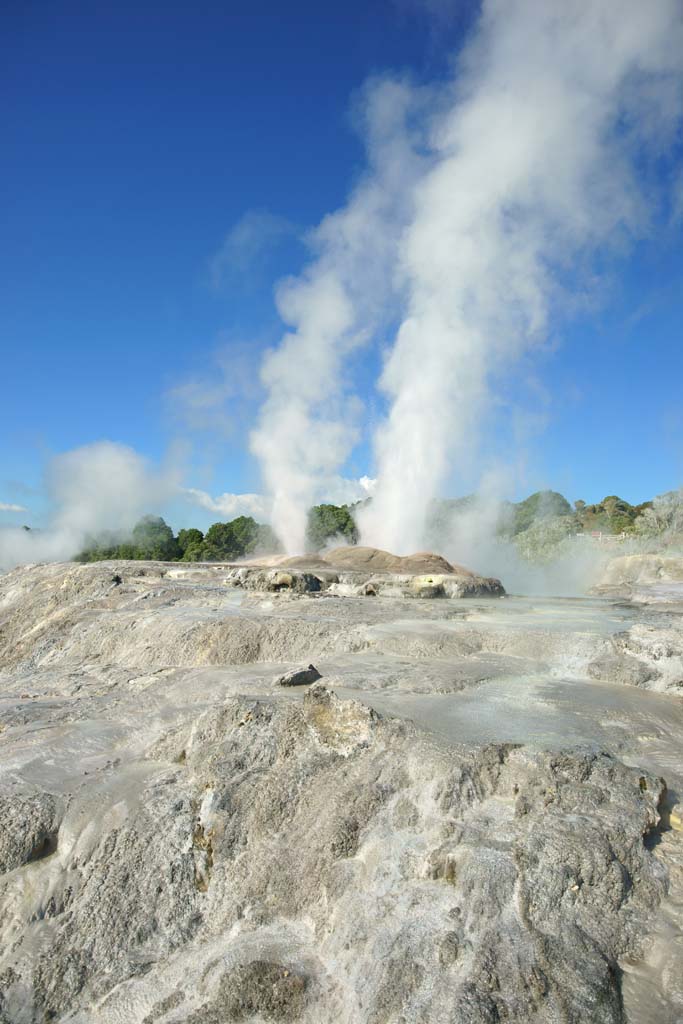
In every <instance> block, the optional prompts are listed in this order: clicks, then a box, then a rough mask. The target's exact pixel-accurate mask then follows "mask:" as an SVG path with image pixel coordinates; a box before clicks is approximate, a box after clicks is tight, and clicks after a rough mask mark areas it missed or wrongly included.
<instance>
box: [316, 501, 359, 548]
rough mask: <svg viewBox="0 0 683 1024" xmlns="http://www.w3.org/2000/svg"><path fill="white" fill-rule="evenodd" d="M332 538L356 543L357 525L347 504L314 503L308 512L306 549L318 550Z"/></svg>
mask: <svg viewBox="0 0 683 1024" xmlns="http://www.w3.org/2000/svg"><path fill="white" fill-rule="evenodd" d="M334 538H339V539H340V541H341V542H344V541H348V543H349V544H357V543H358V527H357V526H356V523H355V520H354V518H353V516H352V515H351V512H350V510H349V507H348V505H314V506H313V508H312V509H310V510H309V513H308V523H307V528H306V548H307V550H308V551H320V550H321V549H322V548H324V547H325V545H326V544H327V543H328V542H329V541H331V540H334Z"/></svg>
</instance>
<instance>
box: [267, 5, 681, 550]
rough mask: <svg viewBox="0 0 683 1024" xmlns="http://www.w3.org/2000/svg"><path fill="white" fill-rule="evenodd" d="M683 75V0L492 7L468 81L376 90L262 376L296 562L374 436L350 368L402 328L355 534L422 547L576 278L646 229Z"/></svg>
mask: <svg viewBox="0 0 683 1024" xmlns="http://www.w3.org/2000/svg"><path fill="white" fill-rule="evenodd" d="M682 73H683V18H682V16H681V5H680V3H679V0H654V2H652V3H647V4H644V3H642V0H592V2H591V3H586V2H585V0H562V2H555V0H550V2H541V0H484V3H483V5H482V10H481V15H480V18H479V22H478V24H477V26H476V28H475V30H474V33H473V35H472V37H471V39H470V41H469V43H468V45H467V47H466V48H465V50H464V51H463V52H462V53H461V54H460V55H459V57H458V60H457V71H456V74H455V76H454V77H453V79H452V80H451V81H449V82H447V83H446V84H443V85H437V86H435V87H433V88H431V89H425V88H417V87H415V86H413V85H411V84H409V83H406V82H404V81H401V82H398V81H387V80H383V81H374V82H371V83H370V84H369V85H368V87H367V88H366V90H365V93H364V98H363V103H362V106H363V112H364V131H365V136H366V139H367V148H368V160H369V167H368V172H367V174H366V176H365V178H364V179H363V180H362V181H361V183H360V184H359V186H358V187H357V188H356V190H355V192H354V193H353V194H352V196H351V198H350V200H349V203H348V204H347V206H346V207H344V208H343V209H342V210H340V211H338V212H337V213H335V214H333V215H331V216H329V217H327V218H326V219H325V220H324V221H323V222H322V224H321V225H320V227H319V228H318V229H317V231H316V233H315V234H314V236H313V245H314V248H315V251H316V258H315V259H314V261H313V262H312V263H311V264H310V265H309V266H308V268H307V269H306V270H305V272H304V273H303V275H302V276H301V277H299V278H296V279H291V280H288V281H286V282H284V283H283V284H282V285H281V286H280V288H279V291H278V294H277V302H278V308H279V311H280V313H281V315H282V318H283V319H284V320H285V322H286V323H288V324H289V325H291V327H292V330H291V332H289V333H288V334H286V335H285V337H284V338H283V339H282V342H281V344H280V346H279V348H278V349H276V350H275V351H273V352H271V353H270V354H269V355H268V356H267V358H266V360H265V363H264V367H263V373H262V376H263V381H264V383H265V385H266V387H267V389H268V397H267V400H266V402H265V404H264V406H263V408H262V411H261V417H260V422H259V424H258V427H257V429H256V431H255V432H254V434H253V436H252V448H253V450H254V452H255V453H256V454H257V455H258V456H259V458H260V460H261V463H262V468H263V474H264V479H265V482H266V485H267V488H268V489H269V491H270V493H271V494H272V497H273V516H274V522H275V525H276V528H277V529H278V532H279V533H280V534H281V536H282V539H283V541H284V543H285V545H286V547H287V549H288V550H290V551H300V550H302V547H303V538H304V529H305V511H306V508H307V507H308V505H309V504H310V503H311V501H312V500H313V499H314V496H315V495H316V493H317V492H318V490H319V488H320V486H321V483H322V482H324V480H325V479H327V478H330V477H332V476H334V475H335V474H337V473H338V472H339V469H340V467H341V466H343V464H344V462H345V461H346V459H347V458H348V456H349V454H350V452H351V451H352V449H353V446H354V444H355V443H356V441H357V439H358V436H359V435H358V427H357V420H358V416H359V404H358V400H356V399H354V396H353V394H352V389H351V387H350V383H349V381H348V380H347V379H346V377H345V367H346V364H347V362H348V359H349V356H350V354H351V353H352V352H353V351H354V349H356V348H357V347H358V346H359V345H362V344H368V343H369V342H371V341H375V342H381V341H382V338H383V335H384V333H385V332H386V331H387V330H388V328H389V326H390V325H392V324H394V325H395V324H396V323H397V322H398V324H399V326H398V329H397V330H396V332H395V340H394V343H393V346H392V347H391V349H390V351H389V354H388V357H387V359H386V362H385V366H384V370H383V373H382V375H381V379H380V381H379V386H380V389H381V391H382V392H383V393H384V395H385V396H386V398H387V400H388V411H387V414H386V416H385V418H384V419H383V420H382V421H381V422H380V423H379V425H378V427H377V429H376V432H375V437H374V451H375V461H376V471H377V472H376V475H377V484H376V488H375V491H374V496H373V500H372V502H371V503H370V504H369V505H368V506H367V507H366V508H364V509H362V510H361V513H360V525H361V531H362V539H363V541H364V542H365V543H371V544H374V545H377V546H381V547H385V548H389V549H390V550H392V551H396V552H398V553H405V552H407V551H410V550H415V549H417V548H419V547H420V546H421V545H422V543H423V539H424V535H425V519H426V514H427V510H428V507H429V505H430V502H431V500H432V498H433V497H435V496H436V495H437V494H438V493H439V491H440V489H441V488H442V486H443V485H444V482H445V480H446V478H447V476H448V475H449V474H450V473H451V472H452V470H453V468H454V467H456V468H457V465H458V463H459V460H460V459H461V458H462V456H463V454H464V452H465V451H466V449H467V447H468V446H470V445H471V443H472V439H473V438H476V436H477V433H478V432H477V430H476V424H477V420H478V418H479V417H480V416H481V415H482V412H483V410H484V408H485V403H486V401H487V397H488V396H489V388H490V381H489V378H490V376H491V374H492V372H493V371H494V370H495V371H496V372H500V370H501V368H505V366H506V365H509V364H510V363H511V362H512V361H513V360H514V359H515V358H516V357H518V356H519V355H520V354H521V353H522V352H523V351H525V350H526V349H528V348H530V347H532V346H534V345H538V344H540V343H542V341H543V340H544V338H545V337H546V335H547V332H548V328H549V323H550V319H551V317H552V316H553V315H554V314H555V313H556V312H557V310H558V309H559V308H560V307H561V304H562V301H561V300H562V295H563V293H565V292H568V291H570V290H572V289H576V288H577V285H578V286H579V287H581V286H580V277H579V276H578V270H577V268H581V267H583V268H585V267H586V266H587V265H588V264H589V263H590V259H591V256H595V255H597V254H598V253H602V252H603V251H604V250H605V248H608V247H610V246H613V245H620V244H622V243H623V241H624V239H625V238H628V237H629V236H633V235H634V234H636V233H638V232H639V231H641V230H643V229H644V228H645V227H646V225H647V215H648V211H647V204H646V203H645V197H644V192H645V190H644V189H643V188H642V187H641V184H640V183H639V178H640V175H641V172H642V167H643V164H644V162H646V161H645V156H646V155H649V156H650V157H652V159H653V160H656V159H657V158H659V157H661V156H662V154H663V153H664V152H665V145H666V143H667V141H668V140H670V139H671V137H672V133H673V129H674V128H675V126H676V124H677V119H678V118H679V116H680V93H681V77H682Z"/></svg>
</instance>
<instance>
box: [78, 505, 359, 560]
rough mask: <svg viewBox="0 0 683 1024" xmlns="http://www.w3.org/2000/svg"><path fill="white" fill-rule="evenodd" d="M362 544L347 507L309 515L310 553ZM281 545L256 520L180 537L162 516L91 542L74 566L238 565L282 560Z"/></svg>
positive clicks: (239, 520)
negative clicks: (125, 533) (274, 557)
mask: <svg viewBox="0 0 683 1024" xmlns="http://www.w3.org/2000/svg"><path fill="white" fill-rule="evenodd" d="M357 541H358V529H357V527H356V523H355V521H354V519H353V516H352V514H351V511H350V509H349V507H348V505H315V506H314V507H313V508H311V509H310V510H309V513H308V523H307V530H306V550H307V551H311V552H313V551H320V550H321V549H322V548H324V547H325V546H326V545H327V544H329V543H334V542H337V543H350V544H355V543H357ZM281 551H282V547H281V544H280V542H279V540H278V538H277V536H276V535H275V533H274V531H273V529H272V528H271V527H270V526H268V525H267V524H265V523H257V522H256V520H255V519H253V518H252V517H251V516H238V517H237V518H236V519H232V520H231V521H230V522H227V523H214V524H213V525H212V526H210V527H209V528H208V530H207V531H206V533H202V531H201V530H198V529H197V528H196V527H190V528H189V529H183V530H179V531H178V533H177V534H174V533H173V530H172V529H171V527H170V526H169V525H168V523H166V522H165V520H164V519H162V518H161V516H152V515H148V516H143V517H142V519H140V521H139V522H138V523H136V524H135V526H134V527H133V530H132V533H131V535H130V537H129V538H126V539H125V540H120V539H119V538H117V537H114V536H111V535H109V536H106V535H105V536H100V537H98V538H91V539H90V540H89V541H88V542H87V543H86V546H85V547H84V549H83V550H82V551H80V552H79V553H78V554H77V555H76V558H75V560H76V561H77V562H100V561H103V560H108V559H119V558H124V559H135V560H143V561H147V560H150V561H159V562H233V561H236V560H237V559H239V558H244V557H245V556H247V555H253V556H257V555H260V554H277V553H279V552H281Z"/></svg>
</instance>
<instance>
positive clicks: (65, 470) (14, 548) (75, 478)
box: [0, 441, 178, 571]
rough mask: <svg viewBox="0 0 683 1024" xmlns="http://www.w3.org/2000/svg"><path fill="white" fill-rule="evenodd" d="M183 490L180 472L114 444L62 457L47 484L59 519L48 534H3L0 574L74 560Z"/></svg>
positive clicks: (104, 443) (15, 530) (0, 537)
mask: <svg viewBox="0 0 683 1024" xmlns="http://www.w3.org/2000/svg"><path fill="white" fill-rule="evenodd" d="M177 487H178V480H177V476H176V473H175V471H173V470H171V469H161V470H156V469H154V468H152V467H151V466H150V465H149V464H148V462H147V461H146V460H145V459H144V458H143V457H142V456H141V455H139V454H138V453H137V452H135V451H134V450H133V449H132V448H128V447H126V446H125V445H122V444H115V443H113V442H112V441H98V442H96V443H94V444H88V445H84V446H83V447H82V448H75V449H73V450H72V451H69V452H64V453H63V454H61V455H57V456H55V457H54V458H53V459H52V461H51V463H50V465H49V468H48V471H47V479H46V490H47V493H48V496H49V498H50V500H51V502H52V504H53V506H54V508H55V513H54V516H53V519H52V521H51V523H50V525H49V527H48V528H47V529H45V530H24V529H23V528H21V527H19V528H5V529H3V530H1V531H0V571H1V570H2V569H6V568H9V567H11V566H14V565H19V564H21V563H26V562H43V561H48V562H54V561H60V560H62V559H68V558H72V557H73V556H74V555H75V554H76V553H77V552H78V551H79V550H80V548H82V547H83V545H84V543H85V541H86V539H87V538H88V537H89V536H92V535H96V534H99V533H101V532H102V531H106V530H112V531H122V530H123V531H125V530H127V529H130V528H131V527H132V526H133V524H134V523H135V521H136V519H138V518H139V517H140V516H141V515H142V514H143V513H144V512H147V511H148V510H149V508H150V507H154V506H155V505H157V504H160V503H163V502H164V501H165V500H167V499H168V498H169V496H170V495H171V494H173V493H174V492H175V491H176V490H177Z"/></svg>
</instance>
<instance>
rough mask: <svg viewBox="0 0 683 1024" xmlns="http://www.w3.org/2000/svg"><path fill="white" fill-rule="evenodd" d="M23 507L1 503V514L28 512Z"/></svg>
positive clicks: (5, 502)
mask: <svg viewBox="0 0 683 1024" xmlns="http://www.w3.org/2000/svg"><path fill="white" fill-rule="evenodd" d="M27 511H28V509H26V508H24V506H23V505H13V504H12V503H11V502H7V501H0V512H27Z"/></svg>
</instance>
